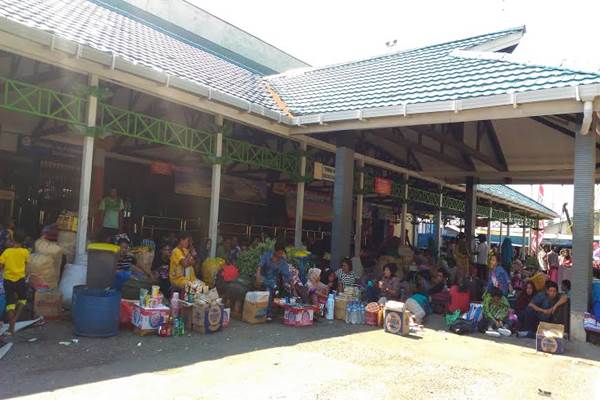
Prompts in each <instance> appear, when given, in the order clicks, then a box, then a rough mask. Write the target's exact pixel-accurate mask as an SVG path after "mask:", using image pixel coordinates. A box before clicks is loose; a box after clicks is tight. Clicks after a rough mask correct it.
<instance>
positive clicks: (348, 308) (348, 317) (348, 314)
mask: <svg viewBox="0 0 600 400" xmlns="http://www.w3.org/2000/svg"><path fill="white" fill-rule="evenodd" d="M351 313H352V303H348V304H346V323H347V324H349V323H350V322H351V321H350V316H351Z"/></svg>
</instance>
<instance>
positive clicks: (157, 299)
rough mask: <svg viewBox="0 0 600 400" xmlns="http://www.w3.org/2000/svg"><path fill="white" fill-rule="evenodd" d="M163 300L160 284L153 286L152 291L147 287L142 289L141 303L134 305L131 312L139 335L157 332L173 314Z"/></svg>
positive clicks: (133, 323)
mask: <svg viewBox="0 0 600 400" xmlns="http://www.w3.org/2000/svg"><path fill="white" fill-rule="evenodd" d="M163 300H164V298H163V296H162V294H161V293H160V288H159V287H158V286H152V291H151V292H150V293H148V290H147V289H140V296H139V303H138V304H135V305H134V306H133V312H132V314H131V324H132V325H133V326H134V327H135V332H136V333H137V334H138V335H141V336H144V335H149V334H153V333H155V332H156V331H157V330H158V329H159V327H160V326H161V325H163V324H165V323H166V322H167V321H168V320H169V317H170V316H172V313H171V310H170V309H169V307H167V306H165V305H164V304H163ZM175 317H176V316H175Z"/></svg>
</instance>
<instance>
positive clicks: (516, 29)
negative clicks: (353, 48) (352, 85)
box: [263, 25, 525, 80]
mask: <svg viewBox="0 0 600 400" xmlns="http://www.w3.org/2000/svg"><path fill="white" fill-rule="evenodd" d="M516 32H525V25H521V26H518V27H514V28H509V29H503V30H500V31H496V32H489V33H482V34H480V35H476V36H469V37H464V38H461V39H455V40H449V41H447V42H442V43H431V44H428V45H425V46H422V47H413V48H410V49H404V50H399V51H395V52H391V53H385V54H380V55H376V56H371V57H364V58H360V59H356V60H351V61H344V62H339V63H334V64H328V65H323V66H317V67H305V68H295V69H292V70H289V71H286V72H282V73H280V74H273V75H266V76H264V77H263V79H267V80H268V79H273V78H277V77H286V76H290V75H292V76H293V75H298V74H305V73H308V72H315V71H322V70H327V69H333V68H337V67H342V66H349V65H354V64H359V63H362V62H365V61H375V60H378V59H381V58H386V57H391V56H395V55H399V54H404V53H410V52H412V51H417V50H425V49H430V48H434V47H442V46H447V45H449V44H451V43H460V42H464V41H467V40H473V39H477V38H482V37H485V36H494V37H493V38H490V39H489V40H490V41H491V40H495V39H497V38H498V36H497V35H508V34H511V33H516ZM495 35H496V36H495ZM479 44H482V43H479Z"/></svg>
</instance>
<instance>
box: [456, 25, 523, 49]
mask: <svg viewBox="0 0 600 400" xmlns="http://www.w3.org/2000/svg"><path fill="white" fill-rule="evenodd" d="M523 33H524V29H523V30H521V31H518V32H515V33H511V34H510V35H503V36H500V37H499V38H497V39H494V40H490V41H487V42H484V43H482V44H479V45H477V46H473V47H469V48H468V50H467V51H489V52H495V51H500V50H504V49H507V48H509V47H511V46H515V45H517V44H519V42H520V41H521V39H522V38H523Z"/></svg>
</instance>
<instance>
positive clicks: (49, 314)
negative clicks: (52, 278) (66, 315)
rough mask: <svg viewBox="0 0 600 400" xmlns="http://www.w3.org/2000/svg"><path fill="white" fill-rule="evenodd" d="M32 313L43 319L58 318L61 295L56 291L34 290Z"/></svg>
mask: <svg viewBox="0 0 600 400" xmlns="http://www.w3.org/2000/svg"><path fill="white" fill-rule="evenodd" d="M33 311H34V313H35V314H36V315H38V316H41V317H44V318H58V317H60V315H61V313H62V294H61V293H60V291H59V290H58V289H40V290H36V292H35V296H34V300H33Z"/></svg>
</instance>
